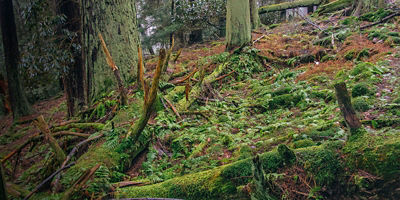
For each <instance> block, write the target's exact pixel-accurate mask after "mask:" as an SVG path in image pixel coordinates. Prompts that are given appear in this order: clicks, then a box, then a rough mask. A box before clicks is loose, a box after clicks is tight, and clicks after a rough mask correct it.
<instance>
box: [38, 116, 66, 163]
mask: <svg viewBox="0 0 400 200" xmlns="http://www.w3.org/2000/svg"><path fill="white" fill-rule="evenodd" d="M34 123H35V125H36V126H37V127H38V128H39V129H40V131H41V132H42V133H43V134H44V135H45V139H46V140H47V141H48V142H49V144H50V147H51V149H52V150H53V151H54V154H55V156H56V160H57V161H58V162H59V163H60V164H61V163H62V162H63V161H64V160H65V158H66V156H65V153H64V151H63V150H62V149H61V147H60V145H58V142H57V140H56V139H54V137H53V136H52V134H51V131H50V129H49V127H48V125H47V123H46V121H45V120H44V118H43V115H40V116H39V117H38V118H37V120H36V121H35V122H34Z"/></svg>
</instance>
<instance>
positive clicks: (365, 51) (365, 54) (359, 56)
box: [357, 49, 369, 60]
mask: <svg viewBox="0 0 400 200" xmlns="http://www.w3.org/2000/svg"><path fill="white" fill-rule="evenodd" d="M368 57H369V49H363V50H361V51H360V52H358V54H357V60H361V59H362V58H368Z"/></svg>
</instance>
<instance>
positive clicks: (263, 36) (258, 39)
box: [253, 35, 266, 45]
mask: <svg viewBox="0 0 400 200" xmlns="http://www.w3.org/2000/svg"><path fill="white" fill-rule="evenodd" d="M265 37H266V35H262V36H261V37H259V38H257V39H256V40H254V41H253V45H254V44H255V43H257V42H258V41H260V40H261V39H263V38H265Z"/></svg>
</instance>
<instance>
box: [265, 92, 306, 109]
mask: <svg viewBox="0 0 400 200" xmlns="http://www.w3.org/2000/svg"><path fill="white" fill-rule="evenodd" d="M302 99H303V97H302V96H300V95H295V94H284V95H279V96H276V97H273V98H272V100H271V101H269V102H268V107H269V108H270V109H277V108H279V107H283V108H290V107H293V106H295V105H297V104H298V103H299V102H300V101H301V100H302Z"/></svg>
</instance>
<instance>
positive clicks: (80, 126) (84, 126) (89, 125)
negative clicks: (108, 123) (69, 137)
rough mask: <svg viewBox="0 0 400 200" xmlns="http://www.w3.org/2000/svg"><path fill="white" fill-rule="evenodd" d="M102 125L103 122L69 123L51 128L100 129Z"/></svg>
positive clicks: (56, 130)
mask: <svg viewBox="0 0 400 200" xmlns="http://www.w3.org/2000/svg"><path fill="white" fill-rule="evenodd" d="M103 127H104V124H102V123H69V124H67V125H64V126H56V127H53V128H52V129H51V131H52V132H59V131H66V130H69V129H71V128H78V129H87V128H93V129H96V130H102V129H103Z"/></svg>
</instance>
